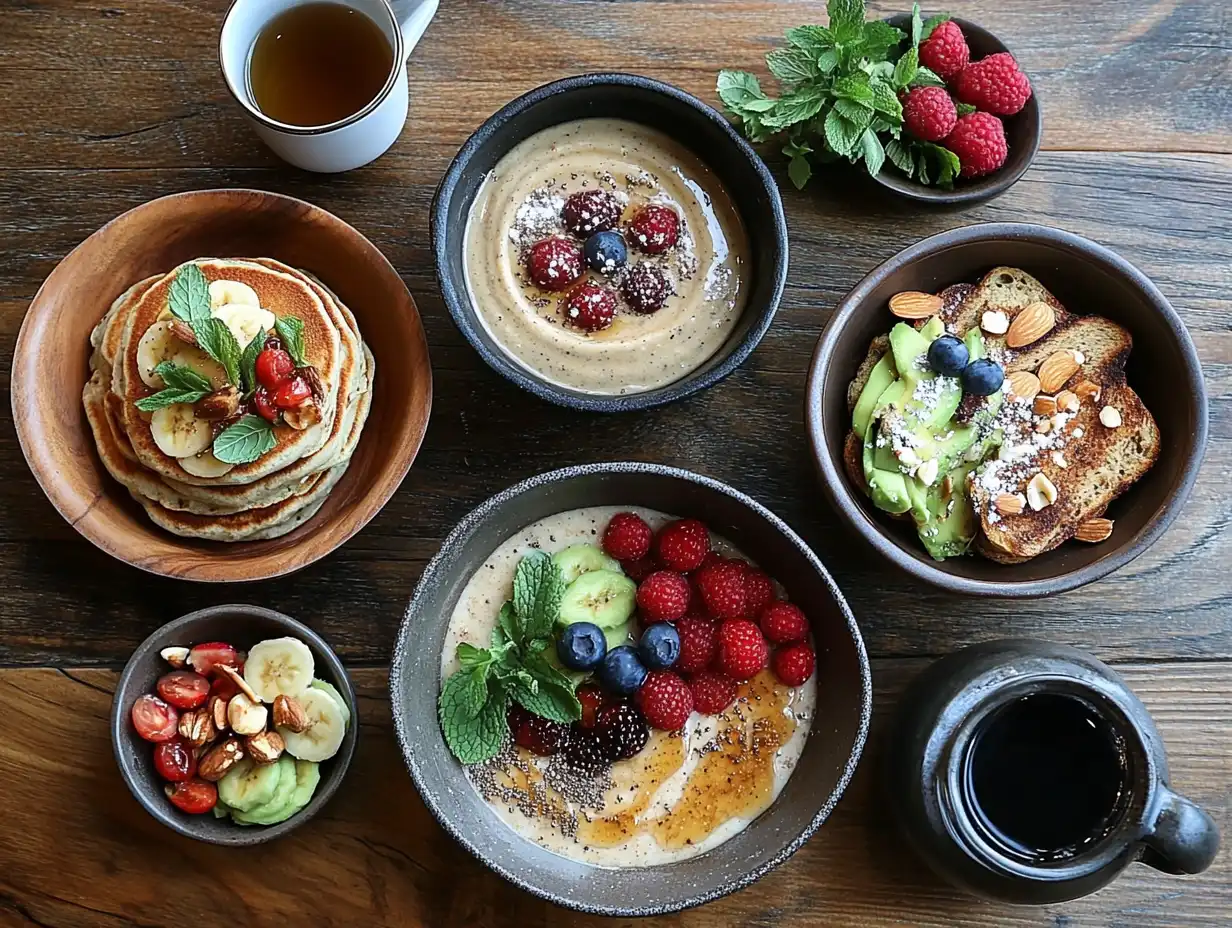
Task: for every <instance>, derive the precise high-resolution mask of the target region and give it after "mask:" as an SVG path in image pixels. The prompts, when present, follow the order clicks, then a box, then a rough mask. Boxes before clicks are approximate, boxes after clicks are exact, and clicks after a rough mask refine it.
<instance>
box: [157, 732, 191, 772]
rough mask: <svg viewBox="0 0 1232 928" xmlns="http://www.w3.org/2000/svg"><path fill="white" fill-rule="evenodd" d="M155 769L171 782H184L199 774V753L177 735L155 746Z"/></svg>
mask: <svg viewBox="0 0 1232 928" xmlns="http://www.w3.org/2000/svg"><path fill="white" fill-rule="evenodd" d="M154 769H155V770H157V771H158V775H159V776H160V777H162V778H163V779H164V780H166V781H167V782H169V783H183V782H184V781H185V780H191V779H192V778H193V777H195V776H196V775H197V755H196V754H195V753H194V752H193V749H192V745H190V744H189V743H188V742H187V741H185V740H184V739H183V738H180V737H178V736H177V737H175V738H172V739H171V740H170V741H164V742H163V743H162V744H159V745H156V746H155V747H154Z"/></svg>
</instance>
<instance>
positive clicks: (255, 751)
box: [244, 731, 287, 764]
mask: <svg viewBox="0 0 1232 928" xmlns="http://www.w3.org/2000/svg"><path fill="white" fill-rule="evenodd" d="M244 747H245V748H246V749H247V751H248V756H249V757H251V758H252V759H253V761H255V762H256V763H258V764H272V763H273V762H274V761H276V760H277V759H278V758H280V757H282V752H283V751H285V750H286V747H287V745H286V742H285V741H283V740H282V735H280V734H278V732H276V731H262V732H258V733H257V734H255V735H252V736H250V737H249V738H247V739H246V740H245V741H244Z"/></svg>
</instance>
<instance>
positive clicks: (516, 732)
mask: <svg viewBox="0 0 1232 928" xmlns="http://www.w3.org/2000/svg"><path fill="white" fill-rule="evenodd" d="M508 720H509V730H510V731H511V732H513V743H514V744H516V745H518V746H519V747H523V748H526V750H528V751H530V752H531V753H532V754H538V755H539V756H540V757H549V756H551V755H552V754H555V753H556V752H558V751H559V750H560V749H561V748H563V747H564V746H565V742H567V741H568V740H569V729H568V728H567V727H566V726H564V725H561V724H560V723H559V722H553V721H551V720H550V719H545V718H543V717H542V716H538V715H534V714H532V713H530V712H527V711H526V710H525V709H524V708H522V707H521V706H519V705H517V704H516V703H515V704H514V705H512V706H510V707H509V716H508Z"/></svg>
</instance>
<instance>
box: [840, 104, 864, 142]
mask: <svg viewBox="0 0 1232 928" xmlns="http://www.w3.org/2000/svg"><path fill="white" fill-rule="evenodd" d="M834 110H835V112H837V113H838V114H839V115H840V116H842V117H843V118H844V119H846V120H847V121H848V122H849V123H851V125H852V132H853V133H854V134H855V135H856V136H857V137H858V136H859V135H860V133H861V132H863V131H864V130H865V129H867V128H868V127H869V126H870V125H872V122H873V109H872V107H870V106H865V105H864V104H863V103H856V102H855V101H854V100H835V101H834ZM854 144H855V143H854V142H853V143H852V145H853V146H854Z"/></svg>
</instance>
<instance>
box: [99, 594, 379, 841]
mask: <svg viewBox="0 0 1232 928" xmlns="http://www.w3.org/2000/svg"><path fill="white" fill-rule="evenodd" d="M215 617H244V618H254V619H260V620H263V621H269V622H273V623H274V624H276V625H278V626H280V627H281V628H282V629H283V630H284V631H286V632H287V633H288V634H293V635H295V636H296V637H299V638H301V639H302V640H303V641H304V643H305V644H307V645H308V646H309V647H310V648H312V649H313V651H314V652H316V653H317V654H319V655H320V656H321V657H323V658H324V659H325V664H326V665H327V666H328V668H329V672H330V675H331V677H333V679H334V681H338V682H341V684H342V685H341V686H339V687H338V690H339V692H341V693H342V695H343V698H344V699H346V701H347V708H348V709H349V710H350V711H351V720H352V724H351V725H350V726H348V729H347V733H346V737H345V738H344V739H343V742H342V747H341V748H339V749H338V753H337V754H335V755H334V756H333V757H331V758H330V759H329V761H328V763H330V764H331V765H332V766H331V768H330V770H329V773H328V774H326V775H323V776H322V777H321V783H320V784H319V785H318V787H317V790H316V792H315V793H314V794H313V796H312V799H311V800H310V801H309V802H308V805H306V806H304V808H302V809H300V811H298V812H296V813H295V814H294V815H293V816H291V817H290V818H289V819H287V820H286V821H283V822H279V823H278V824H277V825H263V826H261V827H260V829H259V830H257V829H252V828H248V829H242V830H241V829H240V826H238V825H235V824H234V823H232V827H233V828H235V829H236V831H235V832H234V833H235V834H237V835H243V836H245V837H246V838H248V840H245V841H231V840H228V838H227V837H226V835H227V834H230V833H231V832H230V831H227V832H224V833H222V834H220V835H213V834H205V835H199V834H194V833H193V831H192V830H191V829H189V828H188V827H187V826H186V825H185V824H184V823H183V822H181V821H180V820H179V818H178V817H177V816H175V815H172V814H171V813H170V811H169V810H168V808H167V807H166V805H165V803H159V801H158V799H159V798H161V797H155V796H151V795H149V794H147V793H146V792H145V791H144V790H142V789H140V788H139V787H138V784H137V783H136V781H135V779H134V777H133V774H132V771H131V770H130V769H129V764H128V761H127V758H126V757H125V756H124V752H123V750H122V749H121V744H122V743H123V742H124V740H125V739H126V737H127V736H130V735H131V736H132V737H136V738H140V736H139V735H136V734H135V733H134V732H130V731H129V730H128V727H127V726H128V712H127V711H126V710H125V707H124V706H122V705H121V704H120V693H121V692H122V691H123V690H124V689H125V687H126V686H127V685H128V683H129V682H130V681H131V679H132V677H133V675H134V674H135V673H136V671H137V662H138V661H139V660H140V659H141V658H143V657H145V656H146V652H147V649H152V648H153V647H154V645H155V640H156V639H158V638H161V637H163V636H164V635H169V634H172V633H174V632H176V631H178V630H180V629H181V628H184V627H187V626H189V625H192V624H194V623H196V622H198V621H200V620H201V619H210V618H215ZM314 656H315V655H314ZM327 682H332V681H327ZM357 701H358V700H357V698H356V695H355V685H354V684H353V683H352V682H351V677H350V674H348V673H347V671H346V666H345V665H344V664H343V663H342V659H341V658H339V657H338V655H337V654H336V653H335V652H334V649H333V648H332V647H330V645H329V643H328V642H327V641H326V640H325V639H324V638H323V637H321V635H319V634H317V633H316V632H315V631H313V630H312V629H311V628H309V627H308V626H307V625H305V624H304V623H303V622H300V621H299V620H298V619H293V618H291V616H289V615H287V614H286V613H283V612H278V611H277V610H275V609H268V608H266V607H264V606H252V605H248V604H246V603H225V604H222V605H218V606H205V607H204V608H201V609H196V610H194V611H192V612H189V613H186V614H185V615H182V616H180V617H179V618H175V619H172V620H171V621H170V622H168V623H167V624H165V625H162V626H160V627H159V628H157V629H155V630H154V631H153V632H151V633H150V634H149V635H147V636H146V638H145V639H144V640H143V641H142V642H141V644H139V645H137V647H136V648H134V649H133V653H132V654H131V655H129V658H128V660H127V661H126V662H125V664H124V669H123V670H121V671H120V674H119V676H118V677H116V685H115V691H114V693H113V694H112V699H111V718H110V728H111V753H112V756H113V757H114V758H115V762H116V766H117V767H118V768H119V770H120V777H121V778H122V779H123V780H124V783H125V785H126V786H127V787H128V790H129V792H130V793H132V794H133V797H134V798H135V799H136V800H137V802H138V803H139V804H140V805H141V807H142V808H143V809H145V811H146V812H148V813H149V814H150V817H151V818H153V819H154V820H155V821H157V822H159V823H160V824H162V825H165V826H166V827H168V828H170V829H172V830H173V831H176V832H178V833H179V834H181V835H184V836H185V837H186V838H192V839H193V840H194V841H201V842H204V843H206V844H216V845H220V846H223V847H246V846H250V845H253V844H264V843H265V842H267V841H272V840H274V839H275V838H280V837H282V836H283V835H285V834H287V833H288V832H290V831H293V830H295V829H296V828H298V827H299V826H300V825H302V824H303V823H304V822H306V821H308V820H309V819H310V818H312V817H313V816H315V815H316V814H317V812H319V811H320V810H321V809H322V808H323V807H324V806H325V804H326V803H327V802H329V800H330V799H332V798H333V796H334V793H336V792H337V791H338V787H339V786H341V785H342V781H343V780H344V779H346V775H347V771H348V770H349V769H350V767H351V760H352V758H353V757H354V756H355V746H356V744H357V742H358V741H359V713H358V708H357ZM323 763H324V762H323Z"/></svg>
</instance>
